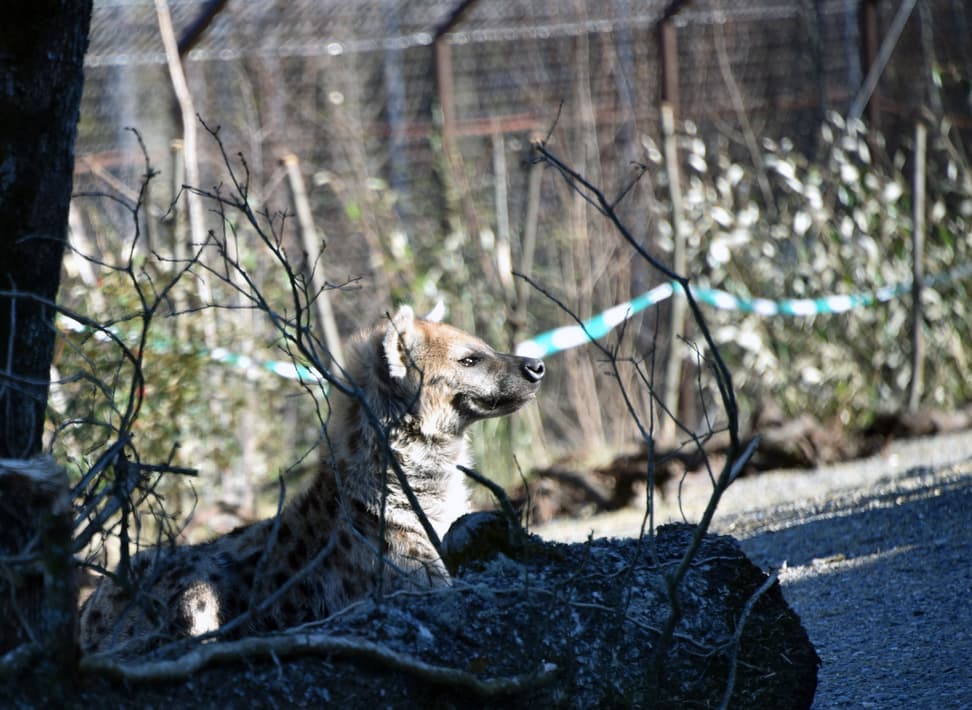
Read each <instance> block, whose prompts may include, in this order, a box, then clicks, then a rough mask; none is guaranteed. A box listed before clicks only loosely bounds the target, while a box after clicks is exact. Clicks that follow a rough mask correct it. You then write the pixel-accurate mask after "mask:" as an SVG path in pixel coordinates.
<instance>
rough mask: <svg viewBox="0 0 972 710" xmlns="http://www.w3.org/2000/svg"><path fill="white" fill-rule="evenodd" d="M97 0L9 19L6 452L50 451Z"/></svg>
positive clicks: (1, 136) (2, 235)
mask: <svg viewBox="0 0 972 710" xmlns="http://www.w3.org/2000/svg"><path fill="white" fill-rule="evenodd" d="M91 3H92V0H33V2H25V1H23V0H15V1H14V2H13V3H12V6H10V7H5V8H4V9H5V12H4V15H5V17H4V20H3V22H0V225H2V227H0V458H27V457H29V456H31V455H33V454H36V453H38V452H39V451H40V450H41V443H42V436H43V432H44V413H45V410H46V407H47V390H48V386H49V380H50V367H51V357H52V355H53V351H54V327H53V323H54V309H53V308H52V305H53V303H54V299H55V297H56V296H57V288H58V283H59V281H60V273H61V256H62V254H63V252H64V245H65V242H66V235H67V219H68V204H69V202H70V200H71V179H72V174H73V171H74V138H75V135H76V133H77V124H78V110H79V108H80V104H81V89H82V86H83V83H84V79H83V60H84V52H85V50H86V49H87V46H88V27H89V24H90V21H91Z"/></svg>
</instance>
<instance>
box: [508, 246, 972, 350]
mask: <svg viewBox="0 0 972 710" xmlns="http://www.w3.org/2000/svg"><path fill="white" fill-rule="evenodd" d="M970 274H972V263H969V264H964V265H962V266H959V267H956V268H954V269H950V270H948V271H946V272H943V273H941V274H936V275H935V276H931V277H928V278H926V279H925V280H924V284H925V286H927V287H934V286H937V285H940V284H943V283H947V282H950V281H958V280H960V279H963V278H965V277H967V276H969V275H970ZM911 287H912V284H911V282H910V281H909V282H907V283H901V284H896V285H892V286H883V287H881V288H879V289H877V290H875V291H872V292H868V293H855V294H849V295H837V296H821V297H819V298H787V299H782V300H777V301H774V300H771V299H768V298H743V297H740V296H734V295H732V294H731V293H727V292H726V291H720V290H719V289H715V288H705V287H700V286H692V287H691V288H692V295H693V296H695V300H696V301H698V302H699V303H704V304H706V305H709V306H714V307H715V308H721V309H723V310H730V311H739V312H741V313H757V314H759V315H761V316H776V315H785V316H816V315H826V314H832V313H844V312H846V311H849V310H852V309H854V308H863V307H867V306H873V305H874V304H875V303H883V302H885V301H890V300H891V299H892V298H896V297H897V296H901V295H903V294H905V293H909V292H910V291H911ZM681 292H682V287H681V285H680V284H679V283H678V282H677V281H671V282H669V283H665V284H662V285H661V286H656V287H655V288H653V289H651V290H650V291H648V292H647V293H643V294H641V295H640V296H638V297H637V298H633V299H632V300H630V301H627V302H626V303H621V304H619V305H617V306H614V307H613V308H609V309H608V310H606V311H604V312H603V313H599V314H597V315H596V316H593V317H591V318H589V319H588V320H586V321H584V322H583V323H579V324H577V325H568V326H564V327H562V328H555V329H554V330H548V331H547V332H546V333H541V334H540V335H538V336H536V337H534V338H531V339H530V340H527V341H524V342H522V343H520V344H519V345H518V346H517V348H516V354H517V355H522V356H524V357H546V356H547V355H553V354H554V353H558V352H561V351H563V350H569V349H570V348H576V347H577V346H579V345H584V344H585V343H588V342H590V341H593V340H600V339H601V338H603V337H604V336H605V335H607V334H608V333H610V332H611V331H612V330H614V329H615V328H616V327H618V326H619V325H620V324H621V323H623V322H624V321H626V320H628V319H629V318H631V317H632V316H634V315H635V314H637V313H640V312H641V311H643V310H645V309H646V308H648V307H649V306H654V305H655V304H657V303H661V302H662V301H664V300H665V299H666V298H670V297H671V295H672V294H673V293H681Z"/></svg>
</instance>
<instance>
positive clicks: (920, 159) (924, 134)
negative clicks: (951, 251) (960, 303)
mask: <svg viewBox="0 0 972 710" xmlns="http://www.w3.org/2000/svg"><path fill="white" fill-rule="evenodd" d="M927 142H928V129H927V128H926V127H925V124H924V122H923V121H922V120H921V119H919V120H918V122H917V123H916V124H915V170H914V187H913V191H914V198H913V200H912V224H913V232H912V235H911V273H912V286H911V383H910V385H909V387H908V409H909V410H911V411H914V410H916V409H917V408H918V405H919V403H920V402H921V393H922V387H923V380H924V374H925V331H924V328H923V323H924V314H923V312H922V308H921V292H922V288H923V286H924V283H923V281H924V267H923V265H922V259H923V256H924V251H925V151H926V147H927Z"/></svg>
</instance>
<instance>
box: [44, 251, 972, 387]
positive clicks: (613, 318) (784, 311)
mask: <svg viewBox="0 0 972 710" xmlns="http://www.w3.org/2000/svg"><path fill="white" fill-rule="evenodd" d="M970 275H972V262H970V263H967V264H963V265H962V266H958V267H955V268H953V269H950V270H948V271H945V272H943V273H941V274H936V275H934V276H930V277H927V278H926V279H925V280H924V285H925V286H926V287H929V288H934V287H935V286H938V285H941V284H944V283H948V282H953V281H959V280H961V279H964V278H966V277H968V276H970ZM691 288H692V295H693V296H695V300H697V301H698V302H699V303H704V304H706V305H709V306H713V307H715V308H721V309H723V310H731V311H739V312H741V313H756V314H758V315H761V316H776V315H785V316H798V317H799V316H815V315H826V314H833V313H844V312H846V311H849V310H852V309H855V308H864V307H867V306H873V305H874V304H876V303H884V302H886V301H890V300H891V299H893V298H896V297H898V296H901V295H903V294H906V293H910V292H911V288H912V284H911V282H907V283H901V284H896V285H892V286H883V287H881V288H878V289H876V290H875V291H871V292H866V293H856V294H849V295H836V296H821V297H819V298H787V299H781V300H771V299H768V298H745V297H740V296H734V295H733V294H731V293H728V292H726V291H720V290H719V289H714V288H705V287H701V286H692V287H691ZM681 292H682V287H681V285H680V284H679V283H678V282H677V281H671V282H669V283H663V284H661V285H660V286H656V287H655V288H653V289H651V290H650V291H647V292H645V293H643V294H641V295H640V296H638V297H637V298H633V299H631V300H630V301H627V302H625V303H621V304H618V305H617V306H614V307H613V308H609V309H608V310H606V311H604V312H603V313H598V314H597V315H596V316H593V317H591V318H589V319H587V320H586V321H584V322H583V323H580V324H577V325H568V326H564V327H562V328H555V329H553V330H548V331H547V332H545V333H541V334H540V335H538V336H536V337H534V338H531V339H530V340H526V341H524V342H522V343H520V344H519V345H518V346H517V348H516V354H517V355H522V356H524V357H546V356H547V355H553V354H555V353H558V352H562V351H564V350H569V349H570V348H576V347H578V346H580V345H584V344H585V343H588V342H591V341H593V340H600V339H601V338H603V337H604V336H605V335H607V334H608V333H610V332H611V331H612V330H614V329H615V328H617V327H618V326H619V325H621V324H622V323H623V322H624V321H626V320H628V319H629V318H631V317H632V316H634V315H636V314H638V313H640V312H641V311H643V310H645V309H646V308H649V307H651V306H654V305H656V304H658V303H661V302H662V301H664V300H665V299H667V298H671V296H672V294H674V293H681ZM59 321H60V323H61V324H62V325H63V326H64V327H65V328H67V329H68V330H73V331H84V330H87V326H85V325H83V324H81V323H79V322H78V321H76V320H74V319H73V318H70V317H69V316H66V315H61V316H60V317H59ZM95 337H96V338H98V339H99V340H108V336H107V335H106V334H105V333H100V332H99V333H95ZM156 346H157V348H158V349H160V350H169V349H171V348H172V347H173V346H172V344H171V343H161V344H156ZM199 353H200V354H201V355H203V356H206V357H208V358H210V359H212V360H215V361H216V362H220V363H223V364H224V365H229V366H231V367H235V368H237V369H240V370H243V371H246V372H248V373H257V372H270V373H273V374H275V375H277V376H279V377H285V378H287V379H290V380H302V381H316V380H318V379H320V378H319V377H318V375H317V372H316V371H315V370H313V369H311V368H309V367H307V366H305V365H301V364H299V363H293V362H286V361H279V360H256V359H254V358H251V357H249V356H247V355H240V354H238V353H234V352H231V351H230V350H227V349H226V348H215V349H213V350H205V349H203V350H200V351H199Z"/></svg>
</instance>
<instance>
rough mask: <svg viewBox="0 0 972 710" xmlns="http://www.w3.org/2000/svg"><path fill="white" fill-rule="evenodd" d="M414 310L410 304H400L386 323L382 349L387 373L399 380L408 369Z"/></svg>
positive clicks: (413, 327) (414, 333)
mask: <svg viewBox="0 0 972 710" xmlns="http://www.w3.org/2000/svg"><path fill="white" fill-rule="evenodd" d="M415 338H416V332H415V312H414V311H413V310H412V307H411V306H400V307H399V309H398V312H397V313H395V315H394V316H393V317H392V319H391V323H389V324H388V330H386V331H385V338H384V340H383V341H382V349H383V350H384V352H385V361H386V362H387V363H388V374H389V375H390V376H391V377H392V379H396V380H400V379H402V378H403V377H405V373H406V372H407V371H408V363H407V362H406V361H405V358H407V357H408V354H407V351H408V349H409V347H410V346H411V345H412V344H413V343H414V342H415Z"/></svg>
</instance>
